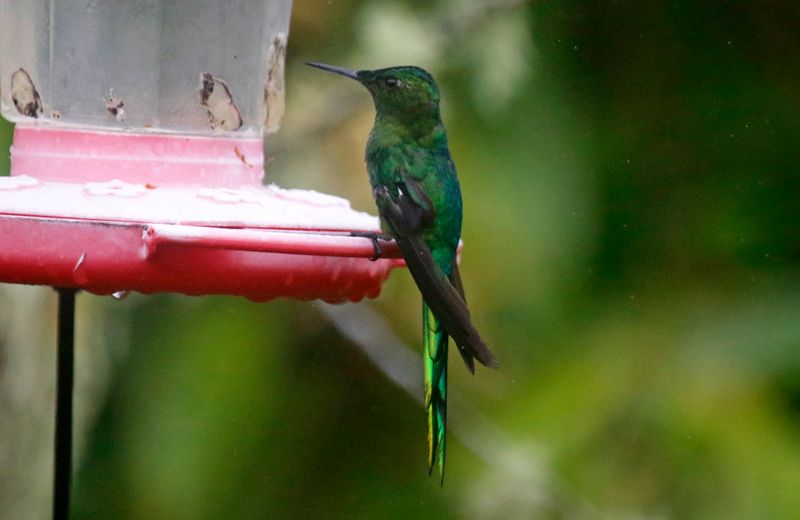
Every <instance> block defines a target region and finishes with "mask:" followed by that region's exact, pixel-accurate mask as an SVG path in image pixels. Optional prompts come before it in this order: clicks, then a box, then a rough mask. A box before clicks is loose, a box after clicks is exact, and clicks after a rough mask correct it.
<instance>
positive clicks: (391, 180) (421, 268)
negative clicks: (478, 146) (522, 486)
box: [309, 63, 497, 478]
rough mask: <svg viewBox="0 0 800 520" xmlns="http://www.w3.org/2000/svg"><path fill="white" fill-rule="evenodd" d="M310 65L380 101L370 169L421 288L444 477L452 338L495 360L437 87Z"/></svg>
mask: <svg viewBox="0 0 800 520" xmlns="http://www.w3.org/2000/svg"><path fill="white" fill-rule="evenodd" d="M309 65H311V66H313V67H317V68H320V69H323V70H328V71H331V72H335V73H338V74H342V75H344V76H347V77H350V78H353V79H355V80H357V81H358V82H360V83H361V84H362V85H364V86H365V87H366V88H367V89H368V90H369V91H370V93H371V94H372V97H373V100H374V101H375V108H376V116H375V126H374V127H373V128H372V132H370V136H369V141H368V142H367V152H366V161H367V170H368V173H369V179H370V184H371V185H372V194H373V197H374V198H375V203H376V204H377V206H378V214H379V216H380V220H381V229H382V231H383V233H384V234H385V235H387V236H389V237H391V238H393V239H394V240H395V241H396V242H397V244H398V246H399V247H400V251H401V252H402V253H403V258H404V259H405V261H406V265H407V266H408V269H409V271H410V272H411V275H412V276H413V277H414V281H415V282H416V284H417V287H418V288H419V290H420V293H422V299H423V305H422V322H423V366H424V374H425V406H426V409H427V412H428V465H429V470H431V471H432V470H433V466H434V465H435V464H436V462H437V461H438V463H439V471H440V474H441V475H442V478H444V461H445V425H446V419H447V344H448V337H452V338H453V340H454V341H455V343H456V345H457V347H458V350H459V353H460V354H461V357H462V358H463V359H464V363H465V364H466V365H467V368H468V369H469V370H470V372H474V370H475V365H474V361H473V359H477V360H478V361H480V362H481V363H483V364H484V365H487V366H492V367H493V366H497V363H496V362H495V360H494V356H493V355H492V353H491V352H490V351H489V348H488V347H487V346H486V344H485V343H484V341H483V339H481V337H480V334H479V333H478V331H477V330H476V329H475V327H474V326H473V325H472V320H471V318H470V315H469V310H468V309H467V304H466V300H465V298H464V290H463V287H462V285H461V279H460V276H459V272H458V266H457V264H456V250H457V247H458V242H459V240H460V237H461V213H462V208H461V188H460V186H459V183H458V177H456V170H455V166H454V165H453V161H452V159H451V158H450V151H449V149H448V146H447V135H446V133H445V130H444V125H443V124H442V120H441V117H440V114H439V89H438V87H437V86H436V83H435V82H434V80H433V78H432V77H431V75H430V74H429V73H428V72H426V71H424V70H423V69H420V68H419V67H410V66H404V67H391V68H388V69H379V70H362V71H351V70H347V69H342V68H339V67H332V66H330V65H322V64H319V63H309Z"/></svg>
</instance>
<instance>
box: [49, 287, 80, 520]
mask: <svg viewBox="0 0 800 520" xmlns="http://www.w3.org/2000/svg"><path fill="white" fill-rule="evenodd" d="M56 290H57V291H58V346H57V348H58V352H57V372H56V434H55V470H54V473H53V474H54V476H53V519H54V520H67V519H68V518H69V495H70V487H71V486H70V480H71V478H72V388H73V386H74V379H75V293H76V292H77V289H71V288H65V287H59V288H57V289H56Z"/></svg>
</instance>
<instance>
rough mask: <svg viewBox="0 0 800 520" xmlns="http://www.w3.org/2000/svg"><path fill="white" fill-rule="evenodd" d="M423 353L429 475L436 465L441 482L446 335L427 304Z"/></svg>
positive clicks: (443, 454) (444, 419) (445, 381)
mask: <svg viewBox="0 0 800 520" xmlns="http://www.w3.org/2000/svg"><path fill="white" fill-rule="evenodd" d="M422 333H423V339H422V351H423V365H424V368H425V407H426V409H427V411H428V472H429V473H431V472H433V467H434V465H436V464H437V462H438V465H439V475H440V476H441V479H442V482H444V461H445V444H446V442H445V426H446V422H447V333H446V332H445V331H444V329H443V328H442V326H441V324H440V323H439V320H437V319H436V317H435V316H434V315H433V311H431V309H430V307H428V305H427V304H426V303H424V302H423V304H422Z"/></svg>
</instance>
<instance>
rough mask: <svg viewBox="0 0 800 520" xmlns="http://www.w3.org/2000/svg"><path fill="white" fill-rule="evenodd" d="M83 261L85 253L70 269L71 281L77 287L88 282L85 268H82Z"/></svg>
mask: <svg viewBox="0 0 800 520" xmlns="http://www.w3.org/2000/svg"><path fill="white" fill-rule="evenodd" d="M84 260H86V252H85V251H84V252H83V254H81V256H80V257H79V258H78V261H77V262H75V267H73V268H72V280H73V281H74V282H75V283H77V284H79V285H83V284H85V283H86V282H88V281H89V277H88V275H87V273H86V268H85V267H83V263H84Z"/></svg>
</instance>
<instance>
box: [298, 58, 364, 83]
mask: <svg viewBox="0 0 800 520" xmlns="http://www.w3.org/2000/svg"><path fill="white" fill-rule="evenodd" d="M306 65H308V66H309V67H314V68H315V69H322V70H327V71H328V72H334V73H336V74H341V75H342V76H347V77H348V78H351V79H354V80H358V73H357V72H356V71H354V70H350V69H343V68H342V67H334V66H333V65H325V64H324V63H313V62H311V63H306Z"/></svg>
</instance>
